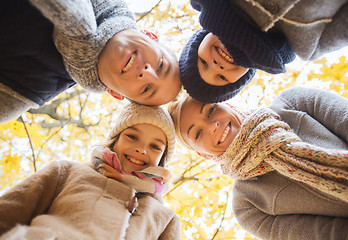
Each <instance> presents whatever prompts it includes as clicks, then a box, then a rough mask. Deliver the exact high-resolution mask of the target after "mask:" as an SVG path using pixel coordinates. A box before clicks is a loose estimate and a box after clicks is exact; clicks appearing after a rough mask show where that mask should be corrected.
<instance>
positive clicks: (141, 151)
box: [135, 143, 146, 155]
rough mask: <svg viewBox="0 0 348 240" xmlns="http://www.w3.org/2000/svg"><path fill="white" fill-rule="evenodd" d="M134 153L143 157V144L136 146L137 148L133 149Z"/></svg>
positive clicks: (144, 148)
mask: <svg viewBox="0 0 348 240" xmlns="http://www.w3.org/2000/svg"><path fill="white" fill-rule="evenodd" d="M135 151H136V152H137V153H138V154H141V155H144V154H146V147H145V144H140V143H139V144H137V146H136V147H135Z"/></svg>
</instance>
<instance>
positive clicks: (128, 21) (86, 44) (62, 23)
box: [30, 0, 136, 92]
mask: <svg viewBox="0 0 348 240" xmlns="http://www.w3.org/2000/svg"><path fill="white" fill-rule="evenodd" d="M30 2H31V3H32V4H33V5H34V6H35V7H36V8H38V9H39V10H40V11H41V12H42V14H43V15H44V16H45V17H46V18H48V19H49V20H50V21H51V22H52V23H53V24H54V26H55V28H54V33H53V38H54V43H55V45H56V47H57V49H58V51H59V52H60V53H61V54H62V57H63V61H64V64H65V68H66V70H67V72H68V73H69V74H70V76H71V77H72V78H73V79H74V80H75V81H76V82H77V83H79V84H80V85H81V86H82V87H83V88H85V89H87V90H90V91H95V92H102V91H105V85H104V84H103V83H102V82H101V81H100V79H99V77H98V70H97V62H98V57H99V53H100V52H101V50H102V49H103V47H104V46H105V44H106V42H107V41H108V40H109V39H110V38H111V37H112V36H113V35H115V34H116V33H118V32H120V31H122V30H126V29H131V28H136V22H135V18H134V15H133V13H132V12H131V11H130V10H129V9H128V7H127V4H126V3H125V2H124V1H123V0H30Z"/></svg>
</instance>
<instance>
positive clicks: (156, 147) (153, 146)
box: [150, 144, 161, 150]
mask: <svg viewBox="0 0 348 240" xmlns="http://www.w3.org/2000/svg"><path fill="white" fill-rule="evenodd" d="M150 146H151V148H153V149H155V150H161V148H160V147H159V146H157V145H156V144H151V145H150Z"/></svg>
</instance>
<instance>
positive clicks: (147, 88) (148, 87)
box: [140, 84, 151, 95]
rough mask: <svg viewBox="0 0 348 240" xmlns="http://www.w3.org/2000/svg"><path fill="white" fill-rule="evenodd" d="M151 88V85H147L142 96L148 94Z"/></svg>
mask: <svg viewBox="0 0 348 240" xmlns="http://www.w3.org/2000/svg"><path fill="white" fill-rule="evenodd" d="M150 88H151V85H150V84H149V85H146V86H145V88H144V90H143V91H142V92H141V93H140V94H141V95H142V94H145V93H147V92H148V91H149V90H150Z"/></svg>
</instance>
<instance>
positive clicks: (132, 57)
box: [121, 53, 137, 73]
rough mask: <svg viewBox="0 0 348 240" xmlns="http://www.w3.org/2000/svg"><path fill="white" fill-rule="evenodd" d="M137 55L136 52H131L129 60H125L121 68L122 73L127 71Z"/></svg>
mask: <svg viewBox="0 0 348 240" xmlns="http://www.w3.org/2000/svg"><path fill="white" fill-rule="evenodd" d="M136 57H137V55H136V53H133V54H132V56H131V57H130V59H129V61H128V62H127V64H126V66H124V68H123V69H122V71H121V72H122V73H125V72H127V71H128V69H130V68H131V67H132V66H133V63H134V61H135V58H136Z"/></svg>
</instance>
